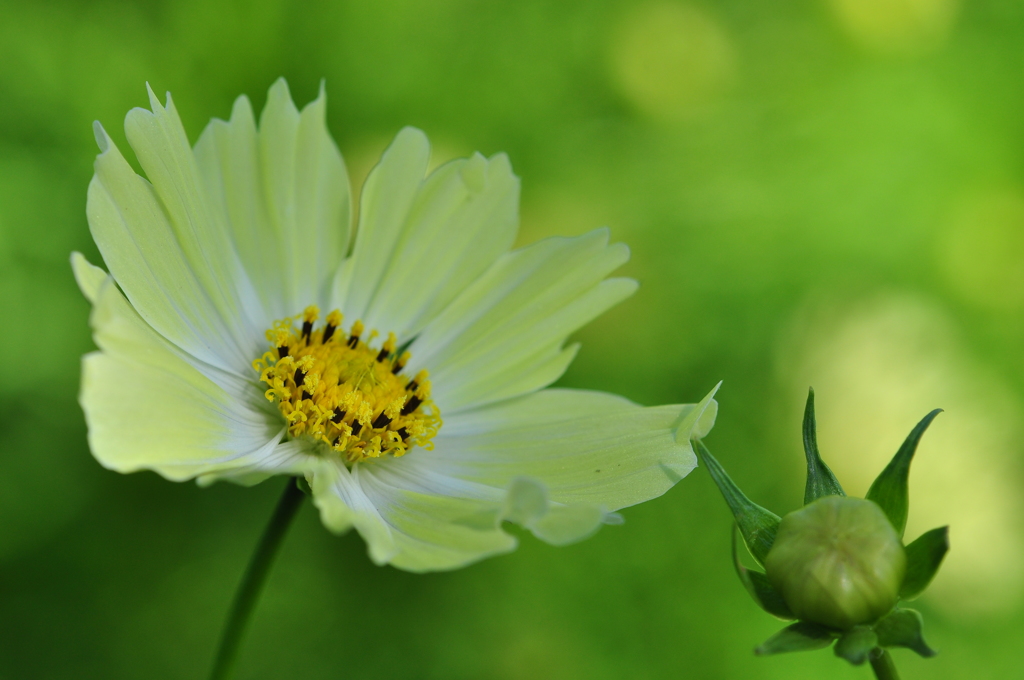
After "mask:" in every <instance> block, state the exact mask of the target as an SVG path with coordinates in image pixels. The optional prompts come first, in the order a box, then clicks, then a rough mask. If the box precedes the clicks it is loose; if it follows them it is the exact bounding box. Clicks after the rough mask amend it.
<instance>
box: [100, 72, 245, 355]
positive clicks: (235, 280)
mask: <svg viewBox="0 0 1024 680" xmlns="http://www.w3.org/2000/svg"><path fill="white" fill-rule="evenodd" d="M150 96H151V103H152V107H153V112H150V111H146V110H143V109H133V110H132V111H130V112H129V113H128V116H127V117H126V119H125V132H126V134H127V136H128V141H129V142H130V143H131V144H132V147H133V148H134V149H135V151H136V154H137V156H138V158H139V162H140V163H141V164H142V167H143V169H144V170H145V171H146V173H147V175H148V176H149V178H150V180H151V181H152V184H150V183H149V182H147V181H146V180H145V179H143V178H142V177H140V176H138V175H136V174H135V172H134V171H133V170H132V168H131V167H130V166H129V165H128V163H127V162H126V161H125V159H124V157H123V156H122V155H121V153H120V152H119V151H118V149H117V147H116V146H115V145H114V143H113V142H112V141H111V140H110V138H109V137H107V135H106V132H105V131H104V130H103V128H102V127H101V126H99V124H97V125H96V130H95V131H96V139H97V142H98V143H99V146H100V151H101V153H100V155H99V156H97V158H96V165H95V169H96V174H95V175H94V176H93V179H92V182H91V183H90V185H89V198H88V205H87V208H86V213H87V215H88V217H89V226H90V228H91V230H92V234H93V238H94V239H95V241H96V244H97V246H99V249H100V252H101V253H102V254H103V259H104V261H105V262H106V264H107V266H108V267H109V268H110V273H111V274H112V275H113V276H114V278H115V279H116V280H117V282H118V285H119V286H121V288H122V289H123V290H124V292H125V294H126V295H127V296H128V299H130V300H131V301H132V305H133V306H134V307H135V308H136V309H137V310H138V311H139V313H140V314H141V315H142V316H143V318H144V319H146V321H147V323H149V324H150V325H151V326H152V327H153V328H154V329H156V330H157V331H158V332H159V333H160V334H161V335H163V336H164V337H166V338H167V339H168V340H170V341H171V342H173V343H174V344H176V345H178V346H179V347H181V348H182V349H184V350H186V351H188V352H189V353H191V354H193V355H194V356H196V357H198V358H200V359H202V360H203V361H205V362H207V363H210V364H213V365H215V366H219V367H221V368H224V369H226V370H234V371H236V372H243V371H245V370H246V369H247V367H248V364H249V361H250V360H251V358H252V356H254V354H256V352H257V349H258V347H259V344H260V339H261V338H260V333H261V332H262V331H263V329H264V327H265V319H264V316H265V314H264V312H263V311H262V310H261V308H260V304H259V300H258V299H257V298H256V296H255V293H254V291H253V290H252V288H251V285H250V284H249V281H248V278H247V277H246V275H245V272H244V270H243V269H242V266H241V263H240V262H239V260H238V256H237V254H236V253H235V251H234V247H233V245H232V243H231V241H230V236H229V234H228V233H227V229H226V227H225V226H224V224H223V220H222V219H221V218H220V216H219V215H218V214H217V212H216V211H214V210H211V209H210V208H209V206H208V205H207V201H206V199H205V198H204V195H203V191H202V190H201V188H200V182H199V177H198V171H197V168H196V164H195V157H194V155H193V153H192V150H191V149H190V148H189V146H188V140H187V138H186V137H185V132H184V130H183V129H182V126H181V121H180V120H179V118H178V115H177V112H176V111H175V109H174V106H173V104H172V103H171V100H170V97H168V100H167V101H168V104H167V107H166V108H164V107H161V106H160V103H159V102H158V101H157V100H156V97H155V96H153V95H152V91H151V92H150Z"/></svg>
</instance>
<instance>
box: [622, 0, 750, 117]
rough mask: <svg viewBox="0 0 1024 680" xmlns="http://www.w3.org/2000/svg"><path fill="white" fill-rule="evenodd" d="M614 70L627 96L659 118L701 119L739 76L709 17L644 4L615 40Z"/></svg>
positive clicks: (733, 56)
mask: <svg viewBox="0 0 1024 680" xmlns="http://www.w3.org/2000/svg"><path fill="white" fill-rule="evenodd" d="M611 71H612V76H613V78H614V80H615V83H616V85H617V86H618V88H619V90H620V91H621V92H622V94H623V95H624V96H625V97H626V98H627V99H628V100H629V102H630V103H631V104H633V105H634V106H635V107H636V108H638V109H639V110H640V111H642V112H644V113H645V114H648V115H650V116H653V117H655V118H659V119H668V120H680V119H689V118H694V117H699V116H700V115H701V114H703V113H706V112H707V111H708V110H710V109H712V108H713V105H714V104H715V103H717V102H718V101H719V100H720V99H721V97H722V95H723V94H724V93H725V92H726V91H727V90H728V89H729V87H730V86H731V85H732V83H733V82H734V80H735V76H736V54H735V48H734V47H733V44H732V41H730V39H729V37H728V35H727V34H726V32H725V30H724V29H723V28H722V26H721V25H720V24H719V22H718V21H716V20H715V19H714V18H713V17H712V16H711V15H710V14H708V13H707V12H706V11H704V10H702V9H698V8H697V7H693V6H689V5H677V4H669V3H660V4H648V5H641V6H638V7H636V8H634V9H632V10H631V12H630V13H628V14H627V15H626V16H625V17H624V19H623V20H622V22H621V23H620V24H619V29H618V32H617V33H616V35H615V36H614V39H613V42H612V50H611Z"/></svg>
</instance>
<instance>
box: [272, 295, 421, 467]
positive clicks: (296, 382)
mask: <svg viewBox="0 0 1024 680" xmlns="http://www.w3.org/2000/svg"><path fill="white" fill-rule="evenodd" d="M319 316H320V310H319V309H317V307H315V306H310V307H307V308H306V310H305V312H303V314H302V317H301V320H302V327H301V328H298V327H297V326H296V325H295V323H296V321H297V320H298V319H299V317H289V318H286V319H281V320H280V321H275V322H274V326H273V328H271V329H269V330H268V331H267V340H268V341H270V343H271V350H270V351H269V352H267V353H265V354H264V355H263V356H262V357H260V358H259V359H257V360H256V361H254V362H253V364H252V365H253V368H254V369H255V370H256V371H258V372H259V374H260V380H261V381H262V382H264V383H266V384H267V385H268V386H269V387H268V389H267V391H266V397H267V399H268V400H270V401H272V402H275V403H276V404H277V407H278V408H279V409H280V410H281V415H283V416H284V418H285V420H286V421H287V422H288V434H289V435H290V436H291V437H293V438H297V437H309V438H311V439H313V440H314V441H319V442H323V443H324V444H326V445H327V446H328V447H330V449H331V450H332V451H335V452H337V453H338V454H340V455H341V456H343V457H344V459H345V460H346V462H348V463H355V462H358V461H362V460H368V459H372V458H379V457H381V456H385V455H392V456H396V457H397V456H402V455H405V454H406V453H407V452H408V451H409V449H410V448H412V447H413V446H422V447H424V448H426V449H432V448H433V444H432V443H431V439H433V437H434V435H436V434H437V431H438V430H439V429H440V427H441V414H440V411H438V409H437V405H436V404H434V402H433V401H432V400H431V399H430V381H429V380H427V372H426V371H420V372H419V373H418V374H417V375H416V377H414V378H413V379H412V380H408V379H407V378H404V377H402V376H401V375H400V374H401V372H402V369H403V368H404V367H405V365H406V363H408V361H409V356H410V355H409V352H402V353H401V354H399V353H398V351H397V340H396V338H395V334H394V333H388V338H387V340H385V341H384V343H383V344H382V345H381V347H380V348H379V349H374V348H373V347H372V346H371V343H372V342H373V339H374V337H375V336H376V335H377V332H376V331H373V332H371V333H370V336H369V337H368V338H367V339H366V340H363V339H362V335H363V330H364V328H363V323H362V322H361V321H356V322H355V323H353V324H352V327H351V328H350V329H349V333H348V336H347V337H345V334H344V333H339V332H338V329H339V327H340V326H341V321H342V316H341V313H340V312H339V311H338V310H334V311H333V312H331V313H330V314H328V315H327V319H326V323H325V325H324V327H323V328H321V329H319V330H316V329H314V328H313V325H314V324H315V323H316V321H317V319H318V318H319Z"/></svg>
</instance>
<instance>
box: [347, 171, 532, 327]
mask: <svg viewBox="0 0 1024 680" xmlns="http://www.w3.org/2000/svg"><path fill="white" fill-rule="evenodd" d="M518 206H519V180H518V178H516V176H515V175H513V174H512V167H511V165H509V162H508V157H506V156H505V155H504V154H499V155H497V156H495V157H494V158H492V159H490V160H487V159H485V158H484V157H483V156H481V155H480V154H474V155H473V156H472V157H471V158H467V159H463V160H457V161H452V162H451V163H448V164H446V165H443V166H441V167H440V168H438V169H437V170H436V171H434V172H433V173H431V175H430V176H429V177H428V178H427V179H426V181H424V182H423V183H422V185H421V186H420V189H419V191H418V192H417V194H416V197H415V199H414V200H413V203H412V205H411V206H410V209H409V214H408V215H406V217H405V225H404V228H403V231H402V234H401V236H400V237H399V239H398V241H397V242H396V244H395V251H394V256H393V257H392V258H390V262H389V263H388V267H387V270H386V271H385V273H384V274H383V278H382V279H381V282H380V286H379V288H378V289H377V292H376V294H375V295H374V297H373V299H372V301H371V302H370V304H369V308H368V309H367V311H366V314H365V322H366V324H367V325H368V326H369V327H370V328H379V329H382V330H383V329H388V330H392V331H395V332H396V333H399V334H400V335H401V336H402V337H411V336H412V335H413V334H415V333H416V332H418V331H419V330H420V329H421V328H422V327H423V326H424V325H425V324H426V322H428V321H430V319H432V318H433V317H435V316H437V314H438V313H439V312H440V311H441V310H442V309H444V308H445V307H446V306H447V305H448V303H450V302H451V301H452V300H453V299H454V298H455V296H456V295H458V294H459V293H461V292H462V290H463V289H464V288H465V287H466V286H467V285H469V283H471V282H472V281H474V280H475V279H476V278H477V277H479V276H480V275H481V274H482V273H483V272H484V270H486V269H487V268H488V267H489V266H490V265H491V264H492V263H493V262H494V261H495V260H497V259H498V257H499V256H500V255H501V254H503V253H505V252H507V251H508V249H509V248H511V247H512V241H513V239H514V238H515V233H516V228H517V225H518V218H517V211H518Z"/></svg>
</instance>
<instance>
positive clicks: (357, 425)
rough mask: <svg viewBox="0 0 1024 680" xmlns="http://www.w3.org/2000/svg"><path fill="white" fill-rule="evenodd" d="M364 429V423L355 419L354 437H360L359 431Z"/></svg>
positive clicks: (353, 426) (353, 425) (353, 424)
mask: <svg viewBox="0 0 1024 680" xmlns="http://www.w3.org/2000/svg"><path fill="white" fill-rule="evenodd" d="M362 429H363V424H362V423H361V422H359V421H358V420H357V421H355V422H354V423H352V436H353V437H358V436H359V431H360V430H362Z"/></svg>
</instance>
